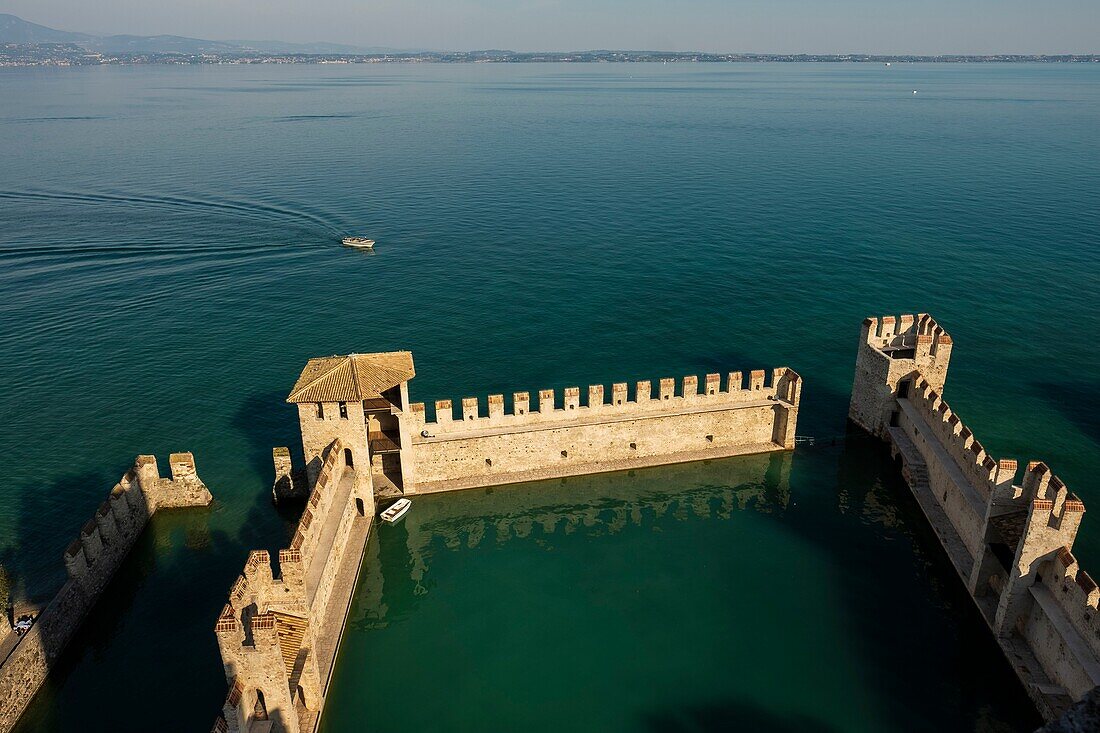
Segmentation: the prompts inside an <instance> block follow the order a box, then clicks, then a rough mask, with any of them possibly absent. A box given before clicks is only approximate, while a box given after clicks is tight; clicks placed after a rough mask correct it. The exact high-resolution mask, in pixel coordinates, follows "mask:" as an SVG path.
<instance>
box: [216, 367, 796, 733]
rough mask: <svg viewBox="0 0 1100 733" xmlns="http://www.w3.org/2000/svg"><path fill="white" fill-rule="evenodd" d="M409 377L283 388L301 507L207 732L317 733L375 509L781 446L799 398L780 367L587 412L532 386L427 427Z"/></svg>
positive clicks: (253, 588)
mask: <svg viewBox="0 0 1100 733" xmlns="http://www.w3.org/2000/svg"><path fill="white" fill-rule="evenodd" d="M414 374H415V371H414V369H413V363H412V354H411V353H409V352H388V353H384V354H350V355H347V356H333V357H325V358H319V359H311V360H310V361H309V363H308V364H307V365H306V367H305V369H304V370H303V372H302V375H301V376H300V377H299V379H298V382H297V384H296V385H295V386H294V388H293V389H292V390H291V393H290V396H289V397H288V401H289V402H292V403H295V404H297V406H298V417H299V423H300V427H301V432H302V449H303V454H304V457H305V468H304V470H302V471H297V470H296V469H295V467H294V465H293V463H292V460H291V455H290V451H289V450H288V449H287V448H285V447H277V448H275V449H274V450H273V451H272V460H273V462H274V465H275V484H274V486H273V487H272V491H273V494H274V495H275V497H276V499H277V500H279V499H282V498H285V497H293V496H299V497H301V496H308V502H307V505H306V508H305V511H304V512H303V513H302V517H301V520H300V521H299V523H298V527H297V529H296V531H295V533H294V536H293V539H292V540H291V542H290V546H289V547H287V548H284V549H282V550H280V551H279V556H278V560H279V562H278V567H277V568H274V567H272V564H271V557H270V556H269V555H268V553H267V552H266V551H259V550H257V551H254V552H253V553H252V554H251V555H250V556H249V559H248V562H247V563H246V565H245V568H244V572H243V573H242V574H241V576H240V577H239V578H238V579H237V581H236V583H234V585H233V588H232V590H231V591H230V594H229V602H228V603H227V604H226V606H225V608H224V610H223V612H222V614H221V616H220V618H219V619H218V621H217V623H216V626H215V630H216V633H217V637H218V644H219V647H220V649H221V654H222V661H223V664H224V668H225V674H226V680H227V682H228V684H229V694H228V696H227V697H226V700H225V703H224V705H223V708H222V715H221V716H220V717H219V718H218V719H217V720H216V722H215V725H214V730H215V731H249V730H254V729H260V728H262V726H266V725H268V724H269V723H270V722H271V721H278V727H279V728H281V729H283V730H286V731H288V732H289V733H299V731H310V730H314V729H315V728H316V726H317V725H318V722H319V720H320V715H321V713H322V711H323V708H324V701H325V695H326V692H327V689H328V682H329V678H330V675H331V670H332V666H333V661H334V657H335V655H336V650H337V646H338V642H339V638H340V636H341V633H342V628H343V624H344V622H345V620H346V613H347V609H348V604H349V602H350V598H351V594H352V592H353V590H354V589H355V578H356V573H357V571H358V568H359V567H361V565H362V557H363V552H364V549H365V544H366V542H365V541H366V536H367V531H368V530H369V527H370V524H371V521H372V519H373V517H374V514H375V507H376V503H377V501H378V500H379V499H380V498H382V499H385V498H390V497H395V496H398V495H401V494H404V495H411V494H418V493H424V492H436V491H450V490H459V489H466V488H474V487H483V486H493V485H497V484H505V483H518V482H523V481H533V480H539V479H546V478H556V477H564V476H577V475H583V474H593V473H601V472H605V471H615V470H621V469H629V468H636V467H641V466H654V465H663V464H670V463H681V462H687V461H696V460H704V459H708V458H721V457H725V456H731V455H742V454H749V453H765V452H771V451H785V450H790V449H792V448H793V447H794V435H795V426H796V422H797V416H798V404H799V400H800V397H801V393H802V381H801V379H800V377H799V376H798V374H796V373H795V372H794V371H793V370H791V369H788V368H785V367H783V368H779V369H774V370H772V371H771V373H770V380H769V379H768V377H769V374H768V373H767V372H765V371H763V370H758V371H754V372H751V373H750V374H748V379H747V380H746V379H745V378H744V375H743V374H742V372H731V373H729V374H728V375H727V376H726V378H725V385H724V387H723V384H722V381H723V380H722V377H721V376H720V375H718V374H708V375H706V377H705V378H704V379H703V382H702V385H700V382H699V379H698V377H696V376H688V377H684V378H683V380H681V381H680V383H679V385H677V383H676V381H675V380H672V379H662V380H660V381H659V382H658V385H657V392H656V394H654V393H653V389H652V384H651V382H649V381H642V382H638V383H637V384H636V385H635V388H634V392H633V395H632V396H631V395H630V394H629V390H628V386H627V385H626V384H625V383H617V384H614V385H612V387H611V390H610V394H605V391H604V387H603V386H602V385H594V386H591V387H589V388H588V393H587V397H588V399H587V402H586V403H585V404H582V403H581V393H580V389H579V388H577V387H571V388H568V389H566V390H565V391H564V393H563V394H562V395H560V400H559V395H556V394H555V393H554V392H553V391H552V390H542V391H541V392H539V393H538V409H537V410H533V409H532V404H531V399H530V394H529V393H527V392H515V393H513V395H512V403H511V411H506V410H505V401H504V397H503V395H490V396H489V398H488V400H487V403H486V404H487V407H488V411H487V414H486V415H485V416H484V417H482V416H481V414H480V412H479V405H478V400H477V399H475V398H472V397H471V398H466V399H464V400H462V418H461V419H455V416H454V414H453V413H454V410H453V407H452V403H451V402H450V401H446V400H441V401H439V402H437V403H436V406H435V421H434V422H429V421H427V419H426V415H425V408H424V405H423V403H411V402H410V401H409V396H408V381H409V379H411V378H412V377H413V376H414ZM608 398H609V399H608ZM559 404H560V407H559V406H558V405H559ZM254 726H255V727H254Z"/></svg>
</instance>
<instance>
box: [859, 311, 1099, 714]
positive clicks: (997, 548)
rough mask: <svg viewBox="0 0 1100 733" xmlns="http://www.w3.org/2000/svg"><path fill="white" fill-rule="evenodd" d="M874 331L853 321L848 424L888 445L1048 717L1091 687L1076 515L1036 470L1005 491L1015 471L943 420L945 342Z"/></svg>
mask: <svg viewBox="0 0 1100 733" xmlns="http://www.w3.org/2000/svg"><path fill="white" fill-rule="evenodd" d="M882 322H883V324H885V325H879V323H880V322H879V321H878V319H873V318H871V319H867V320H866V321H864V326H863V332H862V334H861V336H860V346H859V356H858V357H857V368H856V378H855V381H854V386H853V393H852V402H851V412H850V417H851V418H852V420H853V421H855V422H857V423H858V424H860V425H862V426H863V427H864V428H866V429H867V430H869V431H871V432H873V433H875V434H876V435H880V436H881V437H884V438H885V439H887V440H889V441H890V443H891V445H892V449H893V452H894V453H895V455H897V456H898V457H899V459H900V460H901V462H902V471H903V476H904V477H905V478H906V480H907V482H908V483H909V485H910V488H911V489H912V490H913V494H914V496H915V497H916V499H917V501H918V503H919V504H920V505H921V508H922V510H923V511H924V514H925V516H926V517H927V518H928V520H929V522H930V524H931V525H932V528H933V529H934V531H935V533H936V535H937V537H938V538H939V539H940V541H941V543H942V544H943V546H944V549H945V550H946V552H947V554H948V556H949V558H950V559H951V561H952V563H953V565H954V566H955V568H956V569H957V570H958V572H959V575H960V577H961V579H962V580H963V581H964V583H965V584H966V586H967V589H968V591H969V592H970V594H971V596H972V598H973V599H974V602H975V605H976V606H977V608H978V610H979V612H980V613H981V615H982V617H983V618H984V619H985V621H986V623H987V624H988V625H989V627H990V629H991V630H992V632H993V634H994V635H995V637H996V639H997V641H998V643H999V644H1000V646H1001V648H1002V650H1003V651H1004V653H1005V656H1006V657H1007V659H1008V660H1009V661H1010V663H1011V664H1012V666H1013V669H1015V670H1016V673H1017V674H1018V675H1019V677H1020V679H1021V681H1022V682H1023V684H1024V687H1025V689H1026V690H1027V692H1028V694H1029V695H1030V696H1031V698H1032V700H1033V701H1034V702H1035V704H1036V707H1037V708H1038V710H1039V712H1040V713H1041V714H1042V715H1044V716H1045V717H1046V718H1048V719H1051V718H1054V717H1057V716H1058V715H1060V714H1061V713H1062V712H1063V711H1064V710H1065V709H1066V708H1067V707H1068V706H1069V705H1071V704H1072V703H1073V702H1074V701H1076V700H1080V699H1081V698H1082V697H1083V696H1085V695H1086V694H1087V693H1088V692H1089V691H1090V690H1091V689H1093V688H1094V687H1096V686H1097V685H1100V614H1098V612H1097V605H1098V601H1100V590H1098V589H1097V586H1096V583H1095V582H1093V580H1092V578H1091V577H1090V576H1089V575H1088V573H1086V572H1084V571H1083V570H1080V569H1079V568H1078V567H1077V561H1076V559H1075V558H1074V557H1073V554H1072V547H1073V543H1074V540H1075V538H1076V535H1077V531H1078V528H1079V527H1080V524H1081V519H1082V516H1083V514H1084V511H1085V506H1084V504H1083V503H1082V502H1081V500H1080V499H1078V498H1077V497H1076V496H1075V495H1074V494H1073V493H1072V492H1070V491H1069V489H1068V488H1067V487H1066V486H1065V485H1064V484H1063V483H1062V481H1061V480H1059V479H1058V477H1057V476H1055V475H1054V474H1053V473H1052V472H1051V471H1050V469H1049V468H1048V467H1047V466H1046V465H1045V464H1044V463H1041V462H1038V461H1032V462H1030V463H1028V464H1027V467H1026V468H1025V470H1024V471H1023V472H1022V477H1021V480H1020V481H1019V482H1018V483H1017V474H1018V471H1019V464H1018V463H1017V461H1015V460H1012V459H1000V460H998V459H996V458H994V457H993V456H991V455H989V454H988V452H987V451H986V450H985V448H984V446H983V445H982V444H981V443H980V442H979V441H978V440H977V438H976V437H975V436H974V433H973V432H972V431H971V430H970V428H968V427H967V426H966V425H965V424H964V423H963V421H962V420H961V419H960V418H959V416H958V415H956V414H955V413H954V411H953V410H952V409H951V408H950V406H949V405H948V404H947V402H946V401H945V400H944V399H943V397H942V394H941V393H942V390H943V387H944V383H945V381H946V376H947V356H948V355H949V352H948V353H947V354H945V353H944V346H945V345H946V346H947V347H948V348H949V347H950V345H951V339H950V336H948V335H947V334H946V333H945V332H943V330H942V328H940V327H939V326H938V325H934V324H935V321H933V320H932V319H931V318H930V317H928V316H925V315H920V316H916V317H904V316H903V317H902V318H901V319H893V318H890V317H887V318H884V319H882ZM898 331H902V334H901V335H900V336H899V335H898ZM922 340H923V342H924V343H925V345H926V347H927V348H925V347H922V345H921V343H922ZM892 349H901V350H902V352H903V353H902V354H901V355H900V356H899V355H898V354H895V353H893V352H892ZM910 350H911V351H912V352H913V354H912V358H910V354H909V351H910ZM937 351H938V355H937V353H936V352H937ZM876 365H877V366H876ZM876 370H877V371H876ZM926 370H927V376H926ZM876 381H879V382H880V383H875V382H876Z"/></svg>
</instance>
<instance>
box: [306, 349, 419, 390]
mask: <svg viewBox="0 0 1100 733" xmlns="http://www.w3.org/2000/svg"><path fill="white" fill-rule="evenodd" d="M415 374H416V372H414V371H413V361H412V353H411V352H409V351H387V352H384V353H381V354H348V355H347V356H323V357H318V358H316V359H310V360H309V362H307V363H306V367H305V369H303V370H302V374H301V376H300V377H298V382H297V383H296V384H295V385H294V389H292V390H290V395H289V396H288V397H287V398H286V401H287V402H362V401H363V400H369V399H373V398H376V397H380V396H381V395H382V392H384V391H386V390H387V389H389V388H390V387H396V386H397V385H399V384H401V383H402V382H404V381H406V380H409V379H412V377H413V376H414V375H415Z"/></svg>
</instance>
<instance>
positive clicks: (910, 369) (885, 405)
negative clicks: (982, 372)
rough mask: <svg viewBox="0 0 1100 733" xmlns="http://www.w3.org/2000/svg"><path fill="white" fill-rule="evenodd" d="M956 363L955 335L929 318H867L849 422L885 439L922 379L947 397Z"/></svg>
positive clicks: (857, 360)
mask: <svg viewBox="0 0 1100 733" xmlns="http://www.w3.org/2000/svg"><path fill="white" fill-rule="evenodd" d="M950 360H951V336H949V335H948V333H947V332H946V331H944V330H943V328H941V327H940V326H939V324H937V323H936V321H935V320H934V319H933V318H932V316H930V315H928V314H927V313H918V314H917V315H915V316H912V315H904V316H901V317H900V318H895V317H894V316H883V317H882V318H867V319H865V320H864V321H863V328H862V329H861V330H860V335H859V350H858V352H857V354H856V374H855V381H854V383H853V384H852V401H851V403H850V405H849V407H848V419H850V420H851V421H852V422H854V423H855V424H856V425H859V426H860V427H861V428H863V429H864V430H867V431H868V432H870V433H873V434H874V435H877V436H879V437H885V435H886V429H887V428H888V427H889V426H890V422H891V419H892V416H893V415H894V414H895V411H896V410H897V398H898V397H903V398H904V397H908V396H909V392H910V391H911V390H913V389H914V385H915V382H916V379H917V377H918V374H919V375H920V376H921V377H923V378H924V379H925V380H926V381H927V382H928V384H929V385H930V386H931V387H932V388H933V389H934V390H935V391H937V392H942V391H943V384H944V381H946V379H947V365H948V362H949V361H950Z"/></svg>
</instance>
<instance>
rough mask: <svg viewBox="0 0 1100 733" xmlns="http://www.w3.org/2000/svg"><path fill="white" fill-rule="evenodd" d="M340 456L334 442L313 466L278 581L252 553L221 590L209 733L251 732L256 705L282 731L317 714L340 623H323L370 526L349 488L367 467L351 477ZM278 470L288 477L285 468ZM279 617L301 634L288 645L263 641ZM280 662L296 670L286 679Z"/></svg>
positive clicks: (264, 558)
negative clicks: (221, 693) (217, 672)
mask: <svg viewBox="0 0 1100 733" xmlns="http://www.w3.org/2000/svg"><path fill="white" fill-rule="evenodd" d="M360 412H361V408H360ZM311 418H312V416H311ZM344 447H345V446H344V444H343V443H342V442H341V441H340V440H339V439H334V440H333V441H332V442H331V443H330V444H328V445H326V446H325V447H324V448H322V449H320V450H319V451H317V455H315V456H314V458H313V461H314V463H315V465H316V470H315V471H314V472H313V484H312V490H311V491H310V493H309V499H308V501H307V502H306V508H305V510H304V511H303V512H302V516H301V518H300V519H299V521H298V526H297V528H296V529H295V532H294V535H293V538H292V539H291V542H290V546H289V547H287V548H285V549H283V550H280V551H279V565H278V570H279V572H278V574H276V573H275V571H274V569H273V567H272V564H271V558H270V557H269V554H268V553H267V552H266V551H263V550H254V551H252V552H251V553H250V554H249V557H248V561H247V562H246V563H245V567H244V570H243V572H242V573H241V575H240V576H239V577H238V578H237V580H236V582H235V583H234V584H233V587H232V588H231V590H230V593H229V602H228V603H227V604H226V606H225V609H224V610H223V612H222V615H221V617H220V618H219V619H218V622H217V624H216V626H215V632H216V634H217V637H218V646H219V648H220V650H221V656H222V663H223V666H224V670H225V674H226V679H227V681H228V682H229V684H230V692H229V696H228V697H227V699H226V703H225V705H224V706H223V710H222V717H221V718H220V719H219V720H218V721H217V723H216V724H215V730H219V729H222V730H234V731H236V730H240V731H248V730H250V729H252V726H253V724H254V723H255V722H256V721H254V720H253V719H252V712H253V710H254V708H255V701H256V700H257V699H258V698H259V696H260V695H262V698H263V700H264V703H265V706H266V709H267V711H268V714H269V716H270V717H271V719H272V720H274V719H276V717H277V718H278V719H279V720H281V721H283V723H282V724H281V725H282V728H283V729H284V730H287V731H297V730H300V729H302V728H303V727H304V728H305V729H309V728H310V725H309V721H313V722H315V721H316V716H317V713H318V712H319V710H320V708H321V706H322V705H323V704H324V692H325V687H326V677H324V676H322V671H321V670H322V668H323V669H324V670H326V671H327V670H328V669H330V668H331V665H332V662H333V658H334V656H335V650H336V642H337V640H338V637H339V634H340V630H341V625H340V624H339V623H336V624H334V623H332V616H333V608H339V605H340V603H343V604H344V605H346V604H347V603H348V602H349V601H350V597H351V592H352V590H353V589H354V580H353V579H354V573H352V580H350V581H349V580H348V578H347V577H346V576H347V575H348V567H349V564H352V565H354V567H355V568H358V566H359V564H360V561H361V557H362V552H363V547H364V540H365V534H366V530H367V528H369V523H370V519H371V517H372V516H373V503H372V502H371V498H370V497H369V496H366V497H364V496H362V495H361V494H360V493H359V489H358V487H359V486H360V485H361V483H360V481H359V480H358V479H357V477H358V475H359V474H361V473H364V472H367V473H369V462H367V461H366V460H364V461H363V463H362V468H361V469H359V468H357V464H356V463H355V459H354V458H353V465H351V466H349V465H348V464H347V463H346V460H345V458H346V454H345V452H344ZM282 454H283V451H281V450H277V451H276V455H277V456H280V455H282ZM276 465H277V466H278V465H280V464H278V463H277V464H276ZM283 470H284V472H285V473H290V472H291V469H290V467H289V466H285V465H284V468H283ZM359 502H361V505H362V511H360V503H359ZM278 614H287V615H289V616H292V617H294V619H296V621H295V623H296V624H298V626H299V627H300V629H301V634H302V635H301V637H300V639H298V640H297V642H294V641H292V640H288V639H286V638H284V639H280V638H279V636H278V633H275V635H274V636H270V635H267V636H265V634H267V629H266V625H267V624H268V623H269V619H273V618H276V617H277V615H278ZM270 623H276V624H277V623H278V622H277V621H270ZM334 637H335V638H334ZM294 643H297V644H298V646H297V647H293V646H291V645H292V644H294ZM284 655H289V656H290V657H291V659H294V660H298V661H296V662H295V663H294V670H293V671H292V672H289V673H288V670H287V661H286V658H285V657H284ZM299 690H300V693H299ZM296 700H297V701H298V702H300V703H301V704H300V705H296V702H295V701H296ZM302 701H304V702H302Z"/></svg>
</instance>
